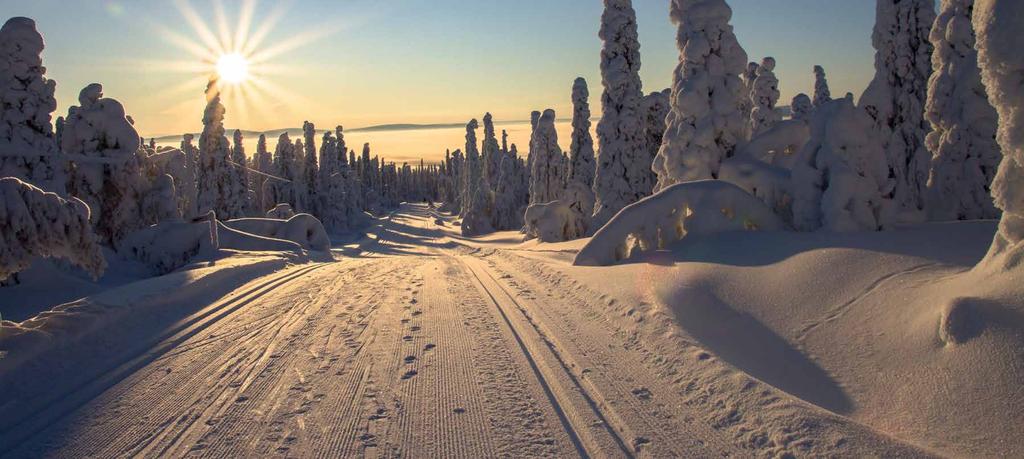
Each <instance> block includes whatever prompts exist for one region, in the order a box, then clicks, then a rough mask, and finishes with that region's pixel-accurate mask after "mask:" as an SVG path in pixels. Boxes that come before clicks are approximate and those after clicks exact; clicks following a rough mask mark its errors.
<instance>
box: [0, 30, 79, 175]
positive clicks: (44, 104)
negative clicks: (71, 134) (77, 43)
mask: <svg viewBox="0 0 1024 459" xmlns="http://www.w3.org/2000/svg"><path fill="white" fill-rule="evenodd" d="M43 47H44V45H43V36H42V35H40V34H39V32H37V31H36V23H35V21H33V20H31V19H29V18H23V17H13V18H10V19H8V20H7V22H6V23H4V25H3V27H0V177H3V176H12V177H18V178H21V179H23V180H25V181H27V182H30V183H33V184H35V185H36V186H39V187H42V188H44V189H46V190H49V191H54V192H57V193H60V194H63V193H64V180H65V178H64V163H63V160H62V158H59V157H58V154H59V152H58V149H57V144H56V143H55V141H54V133H53V126H52V125H51V124H50V116H51V114H52V113H53V112H54V110H56V109H57V100H56V99H55V98H54V95H53V94H54V90H55V88H56V82H54V81H53V80H50V79H47V78H46V76H45V75H46V67H43V60H42V57H41V55H42V52H43Z"/></svg>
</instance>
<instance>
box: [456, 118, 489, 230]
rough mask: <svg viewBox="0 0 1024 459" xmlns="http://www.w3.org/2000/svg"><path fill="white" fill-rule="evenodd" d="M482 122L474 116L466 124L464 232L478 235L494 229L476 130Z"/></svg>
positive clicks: (463, 192) (463, 186) (463, 187)
mask: <svg viewBox="0 0 1024 459" xmlns="http://www.w3.org/2000/svg"><path fill="white" fill-rule="evenodd" d="M479 127H480V124H479V123H478V122H477V120H476V119H475V118H474V119H472V120H470V121H469V123H467V124H466V170H465V173H464V174H463V182H462V200H463V202H462V234H463V235H464V236H477V235H480V234H486V233H488V232H490V231H492V228H491V216H490V213H489V210H490V209H489V208H490V202H489V192H488V190H487V179H486V178H485V177H484V165H483V160H482V158H480V152H479V150H478V149H477V142H476V130H477V129H478V128H479Z"/></svg>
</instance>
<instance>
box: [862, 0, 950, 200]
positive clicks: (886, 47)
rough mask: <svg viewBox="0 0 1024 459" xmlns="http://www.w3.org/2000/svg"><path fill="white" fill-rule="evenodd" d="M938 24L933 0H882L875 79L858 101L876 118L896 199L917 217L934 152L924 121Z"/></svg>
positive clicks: (878, 11)
mask: <svg viewBox="0 0 1024 459" xmlns="http://www.w3.org/2000/svg"><path fill="white" fill-rule="evenodd" d="M933 22H935V1H934V0H878V3H877V7H876V10H875V29H874V33H872V36H871V42H872V44H873V45H874V47H875V77H874V79H873V80H871V83H870V84H869V85H868V88H867V90H865V91H864V94H863V95H861V98H860V101H859V103H858V105H859V106H860V107H861V108H863V109H864V110H867V112H868V115H870V116H871V117H872V118H873V119H874V123H875V128H876V131H877V132H878V135H880V136H881V138H882V141H883V146H884V147H885V153H886V157H887V158H888V162H889V174H890V175H891V176H892V177H894V178H896V188H895V189H894V190H893V192H892V196H893V198H894V199H895V200H896V202H897V204H898V205H900V206H901V207H902V209H904V210H906V211H909V212H910V215H914V214H915V213H916V211H919V210H922V209H923V208H924V196H925V187H926V185H927V183H928V169H929V167H930V164H931V155H930V154H929V153H928V150H927V148H925V144H924V142H925V136H926V135H927V134H928V131H929V130H930V126H929V125H928V122H927V121H925V119H924V106H925V99H926V97H927V88H928V78H929V76H930V75H931V71H932V66H931V55H932V44H931V42H929V41H928V35H929V33H930V30H931V27H932V23H933Z"/></svg>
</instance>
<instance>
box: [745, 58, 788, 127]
mask: <svg viewBox="0 0 1024 459" xmlns="http://www.w3.org/2000/svg"><path fill="white" fill-rule="evenodd" d="M778 101H779V79H778V78H776V77H775V58H774V57H766V58H764V59H762V60H761V65H759V66H758V67H757V78H755V79H754V86H753V87H752V88H751V89H750V105H751V107H753V108H751V110H750V133H751V136H756V135H758V134H760V133H762V132H764V131H767V130H768V129H771V127H772V126H774V125H775V123H777V122H779V121H781V120H782V116H780V115H779V113H778V112H776V111H775V104H776V103H778Z"/></svg>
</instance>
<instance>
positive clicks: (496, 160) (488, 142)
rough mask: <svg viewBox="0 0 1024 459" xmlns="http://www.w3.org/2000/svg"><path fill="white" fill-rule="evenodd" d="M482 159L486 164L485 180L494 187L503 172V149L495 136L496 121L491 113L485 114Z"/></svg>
mask: <svg viewBox="0 0 1024 459" xmlns="http://www.w3.org/2000/svg"><path fill="white" fill-rule="evenodd" d="M480 157H481V160H483V164H484V178H486V179H487V183H488V185H490V186H493V185H494V184H495V183H497V182H498V174H499V173H500V172H501V149H500V147H499V145H498V138H497V137H496V136H495V134H494V119H493V118H492V117H491V114H490V113H485V114H484V139H483V142H481V144H480Z"/></svg>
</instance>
